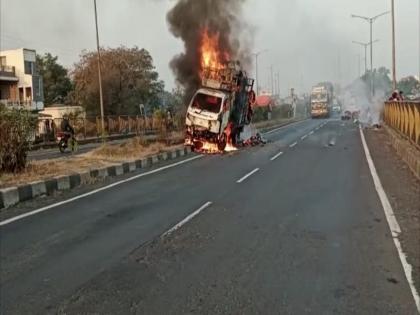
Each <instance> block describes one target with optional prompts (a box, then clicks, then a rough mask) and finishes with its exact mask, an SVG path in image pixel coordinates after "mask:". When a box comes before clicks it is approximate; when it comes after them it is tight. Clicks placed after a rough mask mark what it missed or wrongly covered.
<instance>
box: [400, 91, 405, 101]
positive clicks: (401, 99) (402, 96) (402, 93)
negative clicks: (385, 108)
mask: <svg viewBox="0 0 420 315" xmlns="http://www.w3.org/2000/svg"><path fill="white" fill-rule="evenodd" d="M399 100H400V101H401V102H402V101H404V92H403V91H400V92H399Z"/></svg>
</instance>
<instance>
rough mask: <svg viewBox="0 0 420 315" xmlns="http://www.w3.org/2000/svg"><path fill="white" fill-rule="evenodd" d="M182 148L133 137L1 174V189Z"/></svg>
mask: <svg viewBox="0 0 420 315" xmlns="http://www.w3.org/2000/svg"><path fill="white" fill-rule="evenodd" d="M173 142H175V143H176V142H178V143H179V139H177V137H173V138H172V139H170V141H169V143H173ZM179 147H182V145H167V144H164V143H157V142H156V143H151V144H149V143H147V142H145V141H144V140H143V139H142V138H133V139H130V140H127V141H126V142H124V143H122V144H118V145H112V144H105V145H103V146H101V147H99V148H97V149H95V150H93V151H90V152H88V153H85V154H81V155H77V156H72V157H66V158H59V159H51V160H42V161H32V162H30V163H29V164H28V166H27V167H26V169H25V170H24V171H23V172H21V173H18V174H0V187H8V186H15V185H21V184H25V183H30V182H34V181H39V180H45V179H48V178H52V177H56V176H60V175H70V174H74V173H83V172H87V171H89V170H91V169H97V168H102V167H107V166H111V165H114V164H116V163H118V162H126V161H134V160H138V159H142V158H145V157H148V156H151V155H155V154H158V153H161V152H165V151H171V150H173V149H175V148H179Z"/></svg>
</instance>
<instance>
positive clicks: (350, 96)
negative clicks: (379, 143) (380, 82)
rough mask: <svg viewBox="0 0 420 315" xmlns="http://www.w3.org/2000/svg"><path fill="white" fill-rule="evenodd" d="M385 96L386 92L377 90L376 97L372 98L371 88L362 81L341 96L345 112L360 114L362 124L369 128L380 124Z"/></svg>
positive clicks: (347, 88)
mask: <svg viewBox="0 0 420 315" xmlns="http://www.w3.org/2000/svg"><path fill="white" fill-rule="evenodd" d="M385 96H386V92H385V91H383V90H382V89H376V91H375V96H374V97H373V98H372V97H370V88H369V86H368V85H367V84H366V83H365V82H364V81H363V80H362V79H357V80H355V81H353V82H352V83H351V84H350V85H349V86H347V87H346V89H345V90H344V93H343V95H341V100H342V106H343V111H346V110H347V111H350V112H359V113H360V115H359V120H360V122H361V123H362V124H365V125H367V126H372V125H376V124H379V123H381V116H382V112H383V106H384V105H383V104H384V100H385Z"/></svg>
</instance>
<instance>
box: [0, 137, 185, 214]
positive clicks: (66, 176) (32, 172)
mask: <svg viewBox="0 0 420 315" xmlns="http://www.w3.org/2000/svg"><path fill="white" fill-rule="evenodd" d="M133 141H137V140H135V139H134V140H130V143H132V142H133ZM118 148H120V146H118ZM137 149H138V150H142V152H138V151H137V152H136V150H131V149H126V147H123V150H122V152H119V151H118V150H117V151H115V150H114V148H113V146H103V147H100V148H98V149H96V150H94V151H92V152H89V153H86V154H83V155H80V156H74V157H71V158H61V159H55V160H48V161H34V162H32V163H31V164H30V166H29V170H28V171H27V172H25V173H23V174H19V175H16V176H8V177H6V176H3V178H1V181H0V187H2V186H3V188H0V209H3V208H8V207H11V206H13V205H15V204H17V203H19V202H23V201H28V200H31V199H34V198H36V197H39V196H44V195H54V194H55V193H57V192H60V191H66V190H70V189H73V188H76V187H79V186H82V185H88V184H92V183H95V182H99V181H103V180H104V179H106V178H108V177H115V176H120V175H123V174H127V173H131V172H134V171H136V170H139V169H145V168H148V167H151V166H154V165H157V164H159V163H161V162H163V161H167V160H174V159H176V158H179V157H183V156H185V155H188V154H191V150H190V148H185V147H183V146H182V145H181V146H180V145H177V146H165V145H160V144H152V145H150V146H148V147H147V149H144V148H143V147H141V146H138V147H137ZM143 149H144V150H143ZM116 152H117V153H116ZM124 157H125V158H124Z"/></svg>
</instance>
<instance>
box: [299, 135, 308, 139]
mask: <svg viewBox="0 0 420 315" xmlns="http://www.w3.org/2000/svg"><path fill="white" fill-rule="evenodd" d="M306 138H308V135H304V136H302V137H301V138H300V140H305V139H306Z"/></svg>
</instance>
